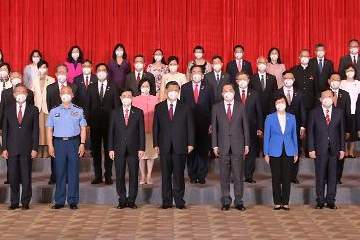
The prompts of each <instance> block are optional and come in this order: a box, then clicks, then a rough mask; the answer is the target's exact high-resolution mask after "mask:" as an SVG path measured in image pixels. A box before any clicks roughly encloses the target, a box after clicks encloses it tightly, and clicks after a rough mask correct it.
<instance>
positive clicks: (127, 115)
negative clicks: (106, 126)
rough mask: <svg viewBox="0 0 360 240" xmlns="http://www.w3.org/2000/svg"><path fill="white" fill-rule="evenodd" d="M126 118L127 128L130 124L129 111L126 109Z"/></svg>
mask: <svg viewBox="0 0 360 240" xmlns="http://www.w3.org/2000/svg"><path fill="white" fill-rule="evenodd" d="M124 118H125V126H127V125H128V123H129V109H125V116H124Z"/></svg>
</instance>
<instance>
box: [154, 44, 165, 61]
mask: <svg viewBox="0 0 360 240" xmlns="http://www.w3.org/2000/svg"><path fill="white" fill-rule="evenodd" d="M157 51H160V52H161V54H162V59H161V63H162V64H165V65H166V61H165V56H164V52H163V50H161V49H160V48H157V49H155V51H154V53H153V55H154V54H155V53H156V52H157ZM155 62H156V61H155V58H154V56H153V60H152V63H155Z"/></svg>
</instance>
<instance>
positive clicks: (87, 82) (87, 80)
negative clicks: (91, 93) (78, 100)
mask: <svg viewBox="0 0 360 240" xmlns="http://www.w3.org/2000/svg"><path fill="white" fill-rule="evenodd" d="M88 86H89V76H86V79H85V89H87V88H88Z"/></svg>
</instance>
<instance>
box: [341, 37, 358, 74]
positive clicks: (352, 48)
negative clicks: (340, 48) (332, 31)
mask: <svg viewBox="0 0 360 240" xmlns="http://www.w3.org/2000/svg"><path fill="white" fill-rule="evenodd" d="M351 63H352V64H354V65H355V67H356V72H358V73H360V57H359V41H358V40H357V39H351V40H350V41H349V54H347V55H345V56H343V57H341V58H340V64H339V73H340V76H341V79H346V75H345V71H344V69H345V67H346V66H348V65H349V64H351Z"/></svg>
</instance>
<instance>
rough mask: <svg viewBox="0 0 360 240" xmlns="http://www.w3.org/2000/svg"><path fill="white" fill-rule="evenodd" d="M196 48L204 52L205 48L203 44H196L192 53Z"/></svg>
mask: <svg viewBox="0 0 360 240" xmlns="http://www.w3.org/2000/svg"><path fill="white" fill-rule="evenodd" d="M196 50H201V51H202V52H203V53H205V49H204V47H203V46H200V45H197V46H195V47H194V50H193V53H195V51H196Z"/></svg>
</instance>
